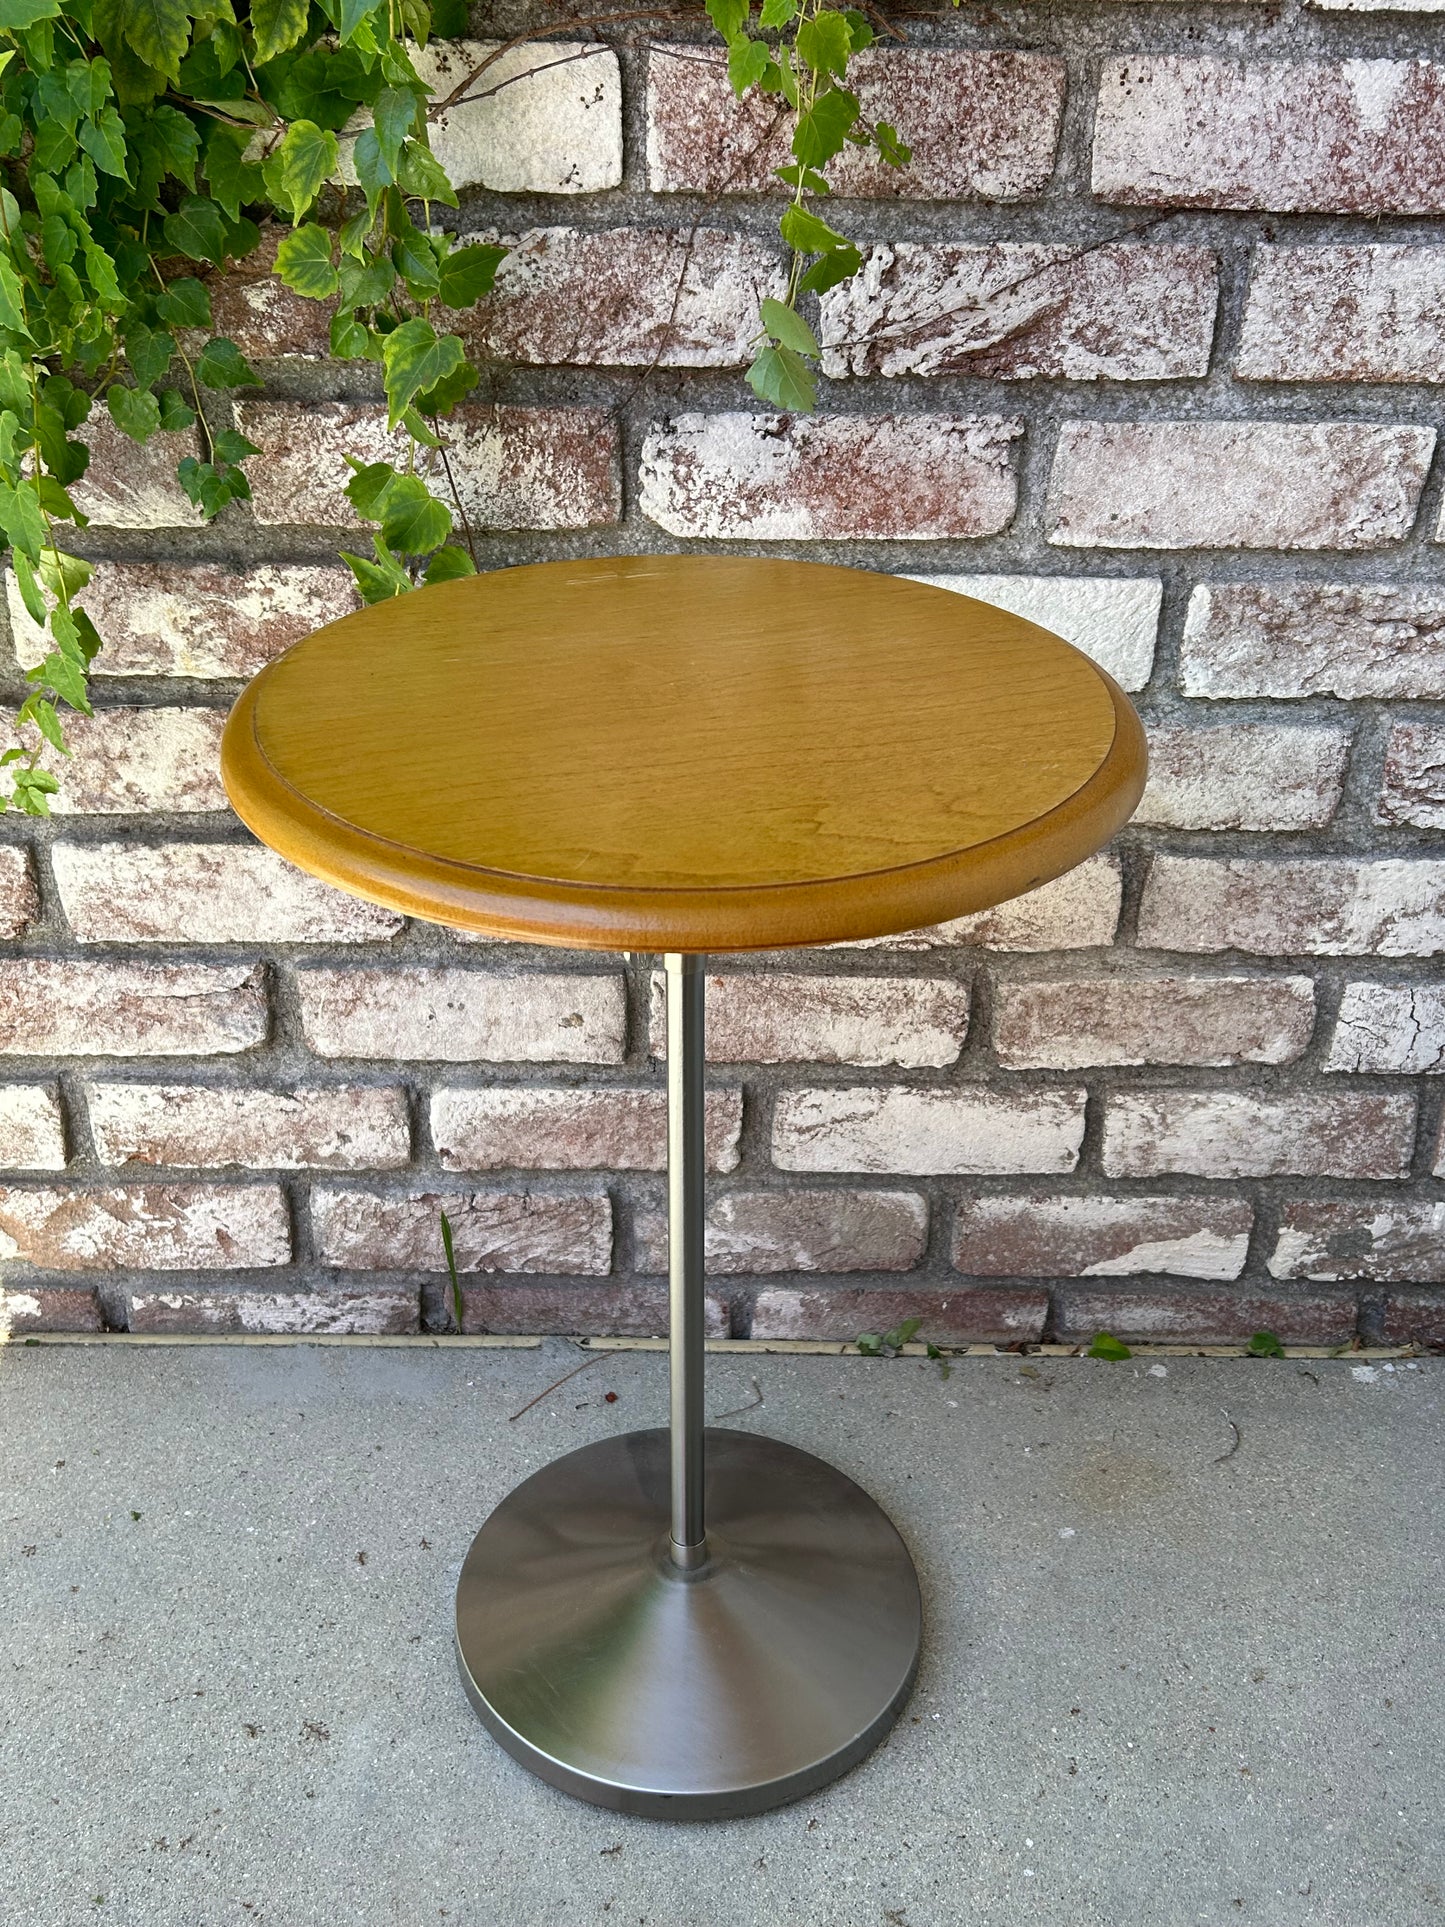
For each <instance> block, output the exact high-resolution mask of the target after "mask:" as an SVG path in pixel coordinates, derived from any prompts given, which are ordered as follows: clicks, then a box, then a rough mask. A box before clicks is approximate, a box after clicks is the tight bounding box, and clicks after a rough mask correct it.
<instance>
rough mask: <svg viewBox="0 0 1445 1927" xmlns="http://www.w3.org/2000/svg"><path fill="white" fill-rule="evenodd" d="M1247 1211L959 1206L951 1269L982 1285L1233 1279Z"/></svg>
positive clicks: (1226, 1203)
mask: <svg viewBox="0 0 1445 1927" xmlns="http://www.w3.org/2000/svg"><path fill="white" fill-rule="evenodd" d="M1253 1222H1254V1213H1253V1211H1252V1210H1251V1208H1250V1207H1249V1205H1247V1204H1246V1203H1245V1202H1244V1201H1243V1200H1242V1199H1239V1198H1138V1197H1134V1198H1121V1197H1056V1196H1051V1195H1049V1194H1048V1193H1045V1192H1033V1193H1031V1194H1028V1195H1025V1196H1013V1197H1000V1198H972V1197H968V1198H964V1199H962V1200H961V1201H960V1203H959V1207H958V1217H957V1219H956V1220H955V1223H954V1233H953V1263H954V1266H955V1268H956V1269H957V1270H959V1271H962V1272H967V1273H969V1274H971V1275H972V1276H974V1277H980V1278H1125V1277H1133V1276H1135V1275H1137V1274H1140V1273H1151V1272H1167V1273H1171V1274H1172V1275H1173V1276H1174V1277H1176V1278H1237V1277H1238V1276H1239V1274H1240V1273H1241V1271H1243V1269H1244V1261H1245V1256H1246V1253H1247V1251H1248V1249H1249V1233H1250V1228H1251V1226H1252V1224H1253Z"/></svg>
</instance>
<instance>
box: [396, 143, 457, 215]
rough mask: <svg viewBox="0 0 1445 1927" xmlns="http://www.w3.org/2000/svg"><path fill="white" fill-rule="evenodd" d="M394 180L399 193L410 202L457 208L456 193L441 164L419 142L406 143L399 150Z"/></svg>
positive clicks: (429, 150) (428, 149) (427, 148)
mask: <svg viewBox="0 0 1445 1927" xmlns="http://www.w3.org/2000/svg"><path fill="white" fill-rule="evenodd" d="M396 179H397V185H398V186H399V187H400V188H401V191H402V193H403V194H406V195H408V196H409V197H410V198H411V199H413V200H419V201H440V202H441V203H442V204H443V205H444V206H445V207H455V206H456V205H457V197H456V192H455V190H454V189H453V187H452V184H451V182H450V181H449V180H448V179H447V177H446V171H445V169H444V168H443V167H442V164H441V162H440V161H439V160H438V159H437V157H436V155H435V154H433V153H432V151H431V149H430V148H429V147H423V146H422V144H421V142H420V141H408V142H407V144H406V146H405V147H403V148H402V150H401V166H400V168H399V169H398V170H397V176H396Z"/></svg>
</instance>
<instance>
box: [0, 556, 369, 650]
mask: <svg viewBox="0 0 1445 1927" xmlns="http://www.w3.org/2000/svg"><path fill="white" fill-rule="evenodd" d="M5 591H6V595H7V598H8V600H9V607H10V633H11V635H12V636H13V637H14V639H15V652H16V655H17V656H18V658H19V660H20V663H21V665H22V667H24V668H27V669H29V668H32V667H33V666H34V665H35V664H36V663H38V662H39V661H40V660H41V658H42V657H43V656H44V654H45V650H46V644H45V641H44V637H43V634H42V631H41V630H40V629H39V628H38V627H37V626H36V624H35V622H34V621H33V620H32V619H31V617H30V615H29V614H28V612H27V611H26V608H25V605H24V603H23V602H22V601H21V600H20V592H19V590H18V589H17V588H16V586H15V578H14V576H13V575H11V574H9V572H8V571H7V573H6V577H5ZM75 600H76V603H77V605H78V606H79V607H80V608H82V609H84V610H86V611H87V613H88V614H89V615H90V617H91V619H92V621H93V622H94V623H95V626H96V628H97V629H98V630H99V631H100V633H101V635H102V636H103V637H104V639H105V646H104V648H103V650H102V652H101V654H100V655H99V657H98V658H97V659H96V664H95V674H96V675H98V676H197V677H206V678H212V677H224V678H230V677H238V678H239V677H245V676H253V675H254V674H255V673H256V671H257V670H258V669H261V668H263V667H264V666H265V664H266V663H268V662H270V661H271V660H272V658H273V657H275V656H279V655H280V653H281V651H282V650H283V649H289V648H290V646H291V644H292V643H293V642H299V641H300V640H301V638H302V637H303V636H307V635H310V633H311V631H312V630H313V629H319V628H320V627H321V626H322V624H323V623H327V622H335V621H336V620H337V619H338V617H340V616H344V615H349V614H350V613H351V611H352V610H353V609H356V608H358V607H359V606H360V605H359V603H358V600H357V595H356V585H355V583H354V582H353V580H352V576H351V571H350V570H349V569H346V568H342V567H341V566H340V565H339V564H338V565H336V566H335V567H331V566H322V565H319V564H311V563H296V564H293V563H277V562H257V563H254V564H253V565H252V566H251V567H249V568H247V569H244V570H236V569H228V568H225V567H223V566H222V565H221V564H220V563H215V562H202V563H177V562H98V563H97V564H96V568H95V575H94V577H93V579H92V581H91V582H90V584H89V586H88V587H87V588H85V589H82V590H81V592H80V594H79V595H78V596H77V597H76V598H75Z"/></svg>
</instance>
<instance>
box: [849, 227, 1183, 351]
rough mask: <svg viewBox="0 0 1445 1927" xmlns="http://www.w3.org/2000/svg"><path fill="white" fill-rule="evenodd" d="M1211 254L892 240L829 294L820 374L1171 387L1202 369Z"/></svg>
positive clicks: (1170, 249) (868, 255) (875, 249)
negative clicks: (1168, 384)
mask: <svg viewBox="0 0 1445 1927" xmlns="http://www.w3.org/2000/svg"><path fill="white" fill-rule="evenodd" d="M1217 301H1218V274H1217V268H1216V261H1215V256H1214V254H1213V252H1212V250H1211V249H1209V248H1200V247H1137V246H1129V245H1127V244H1126V245H1119V246H1106V247H1090V248H1071V247H1057V246H1043V245H1040V244H1038V243H1026V244H1020V243H1017V242H1004V241H997V242H993V243H991V244H989V245H986V246H983V247H958V246H936V245H928V244H924V243H921V242H914V241H898V242H893V243H889V244H885V245H883V246H878V247H873V248H870V249H868V250H867V252H866V253H865V255H864V258H863V266H862V269H861V270H860V272H859V273H858V274H856V275H854V276H853V277H852V279H851V280H848V281H844V282H842V283H840V284H839V286H838V287H836V288H833V289H831V290H830V291H829V292H828V293H827V294H826V295H824V297H823V301H822V311H821V326H820V333H819V338H820V340H821V342H822V344H823V350H824V353H823V372H824V373H825V374H827V375H831V376H833V377H834V378H835V379H838V378H842V377H844V376H847V375H884V376H897V375H957V374H962V375H974V376H979V377H983V378H992V379H994V380H1002V381H1024V380H1029V379H1033V378H1036V377H1046V378H1049V379H1052V380H1064V381H1171V380H1182V379H1187V378H1189V377H1191V376H1200V375H1203V374H1205V373H1207V371H1208V368H1209V352H1210V347H1211V344H1212V342H1213V337H1214V311H1215V307H1216V305H1217Z"/></svg>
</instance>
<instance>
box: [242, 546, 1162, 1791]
mask: <svg viewBox="0 0 1445 1927" xmlns="http://www.w3.org/2000/svg"><path fill="white" fill-rule="evenodd" d="M222 769H223V774H224V777H225V783H226V789H227V792H228V793H229V795H230V798H231V801H232V803H233V804H234V805H235V808H236V810H237V813H238V814H239V815H240V816H241V818H242V819H243V821H244V822H246V823H247V824H248V825H249V826H250V828H251V829H252V830H254V831H255V833H256V834H257V836H259V837H260V838H262V840H263V841H265V842H266V843H268V844H270V845H271V846H272V847H273V848H274V849H276V850H278V851H280V853H281V854H282V855H283V856H285V857H288V858H289V859H290V860H291V861H292V862H293V863H296V864H299V865H300V866H301V868H303V869H305V870H308V871H310V872H312V873H313V874H314V875H316V876H319V877H323V878H325V879H326V880H327V881H328V882H330V883H333V884H336V885H338V886H339V887H340V888H342V889H344V890H349V891H351V892H352V893H353V894H355V895H357V896H361V897H365V898H367V899H368V900H370V901H372V902H375V903H382V904H386V905H389V906H391V907H392V908H394V909H397V910H401V911H404V912H405V913H406V914H408V915H410V916H416V917H421V918H425V919H429V920H431V921H434V922H439V923H444V924H449V925H452V926H455V927H458V928H461V929H465V930H472V931H477V932H483V933H486V934H487V935H490V936H493V937H504V938H511V939H513V940H515V941H518V942H522V943H534V944H552V945H565V946H569V947H573V948H581V949H589V950H610V951H644V952H655V953H661V954H662V955H663V956H664V959H665V966H666V984H667V1098H668V1140H667V1164H668V1226H669V1234H668V1243H669V1312H670V1341H671V1342H670V1352H671V1404H672V1409H671V1425H670V1427H669V1428H667V1429H661V1428H659V1429H656V1430H649V1431H641V1432H630V1433H623V1434H619V1435H617V1436H614V1437H611V1438H605V1439H601V1440H599V1441H597V1442H596V1443H594V1444H592V1445H587V1446H584V1447H582V1449H581V1450H580V1451H576V1452H572V1453H569V1454H568V1455H567V1456H566V1457H564V1458H561V1459H558V1460H555V1461H554V1462H553V1463H551V1464H550V1465H546V1466H544V1467H543V1468H542V1469H541V1470H540V1471H539V1472H536V1473H534V1474H533V1475H532V1477H531V1478H529V1479H527V1480H525V1481H524V1482H523V1483H522V1484H521V1485H520V1486H518V1487H517V1488H516V1489H515V1490H514V1491H513V1492H512V1493H510V1494H509V1495H508V1496H507V1497H506V1498H505V1499H504V1500H503V1501H502V1502H501V1504H500V1505H499V1506H498V1507H497V1508H496V1510H495V1511H494V1512H493V1513H492V1515H491V1517H490V1518H489V1519H488V1520H487V1522H486V1524H485V1525H484V1526H483V1527H482V1529H481V1531H480V1532H479V1533H478V1534H477V1536H476V1539H475V1540H474V1541H473V1544H472V1547H471V1550H470V1552H469V1553H468V1555H467V1558H466V1561H465V1564H464V1565H463V1568H462V1574H461V1580H460V1583H459V1585H458V1588H457V1655H458V1661H459V1664H460V1668H461V1676H462V1683H463V1685H464V1687H465V1688H466V1691H467V1694H468V1697H469V1698H470V1700H471V1702H472V1705H473V1706H474V1707H475V1709H476V1711H477V1712H478V1714H479V1715H480V1716H481V1718H482V1719H483V1721H484V1722H485V1723H486V1725H487V1727H488V1728H489V1729H490V1731H491V1732H492V1733H493V1734H494V1736H495V1737H496V1738H497V1739H498V1740H499V1741H500V1743H501V1744H502V1745H503V1746H504V1747H505V1748H506V1749H507V1750H508V1752H510V1753H511V1754H513V1755H514V1756H515V1757H516V1758H517V1759H518V1760H520V1761H521V1762H522V1763H523V1764H524V1765H525V1766H527V1767H529V1768H530V1769H531V1770H532V1771H533V1772H534V1773H537V1774H540V1775H541V1776H542V1778H544V1779H546V1780H548V1781H550V1782H551V1783H552V1784H553V1785H555V1786H558V1787H561V1788H563V1789H565V1790H566V1791H567V1792H569V1793H573V1794H576V1795H577V1796H579V1797H580V1798H582V1799H585V1800H591V1801H593V1802H595V1803H597V1804H598V1805H602V1806H606V1807H611V1808H614V1809H616V1810H619V1811H622V1812H627V1813H637V1814H646V1815H652V1816H669V1817H677V1818H692V1819H698V1818H715V1817H720V1816H725V1815H738V1814H746V1813H757V1812H762V1811H763V1810H765V1809H766V1808H768V1807H772V1806H776V1805H779V1804H781V1803H782V1802H784V1801H787V1800H791V1799H796V1798H798V1797H800V1796H801V1795H803V1794H806V1793H809V1792H812V1791H814V1790H815V1789H816V1788H818V1787H820V1786H823V1785H824V1784H826V1783H827V1782H828V1781H829V1780H831V1779H833V1778H835V1777H836V1776H837V1775H838V1774H840V1773H843V1772H845V1771H846V1770H847V1769H848V1768H849V1767H850V1766H852V1765H853V1764H855V1762H856V1761H858V1760H860V1759H861V1758H862V1757H863V1755H864V1754H865V1753H867V1752H868V1750H869V1749H870V1748H871V1747H872V1746H873V1745H874V1744H876V1742H877V1741H878V1740H879V1739H880V1738H881V1737H882V1735H883V1734H884V1733H885V1732H886V1731H887V1730H888V1728H889V1726H890V1725H891V1724H892V1722H893V1720H894V1719H895V1718H896V1716H897V1714H898V1712H899V1710H900V1708H901V1707H902V1705H903V1702H904V1700H905V1699H906V1697H907V1695H908V1691H909V1688H910V1686H911V1685H912V1681H913V1676H914V1672H915V1670H916V1667H917V1663H918V1653H919V1642H920V1636H921V1612H920V1601H919V1590H918V1581H917V1578H916V1575H915V1573H914V1569H913V1563H912V1560H911V1559H910V1557H909V1555H908V1552H907V1549H906V1548H905V1546H904V1544H903V1541H902V1539H901V1538H900V1537H899V1535H898V1533H897V1531H896V1529H895V1528H894V1526H893V1525H892V1523H891V1521H890V1520H889V1519H888V1517H887V1516H886V1514H885V1513H884V1512H883V1511H882V1510H881V1509H880V1508H879V1506H877V1505H876V1504H875V1502H874V1501H873V1500H872V1499H871V1498H869V1497H868V1495H867V1494H866V1493H864V1492H863V1491H862V1490H861V1489H860V1488H859V1487H858V1486H857V1485H856V1484H855V1483H854V1482H853V1481H852V1480H851V1479H848V1478H846V1477H845V1476H844V1475H843V1474H842V1473H841V1472H838V1471H836V1470H835V1469H834V1468H833V1467H831V1466H829V1465H827V1464H825V1463H824V1462H823V1461H822V1460H820V1459H817V1458H815V1457H813V1456H812V1455H811V1454H810V1453H806V1452H802V1451H799V1450H797V1449H796V1448H795V1447H792V1446H789V1445H785V1444H782V1443H780V1442H778V1441H776V1440H771V1439H768V1438H764V1437H760V1436H758V1435H756V1434H753V1433H747V1432H739V1431H725V1430H721V1429H717V1428H709V1427H706V1426H705V1424H704V1415H703V1356H704V1337H703V1334H704V1298H703V1290H704V1147H703V1079H704V1058H705V1051H704V1036H703V1032H704V992H705V978H704V975H703V970H704V958H705V956H706V954H707V953H708V952H737V951H748V950H771V949H781V948H786V947H792V946H798V945H807V944H830V943H854V942H860V941H864V940H867V939H870V938H874V937H880V936H886V935H889V934H892V933H896V932H900V931H905V930H913V929H918V928H921V927H923V926H925V925H929V924H934V923H937V922H940V921H942V920H944V919H946V918H952V917H956V916H960V915H962V914H963V913H965V912H968V911H973V910H981V909H985V908H987V907H989V906H991V905H993V904H996V903H999V902H1002V901H1004V900H1005V899H1006V898H1009V897H1013V896H1017V895H1019V894H1020V893H1021V892H1023V891H1026V890H1030V889H1032V888H1034V887H1035V886H1036V885H1038V884H1040V883H1044V882H1046V881H1047V880H1048V879H1049V878H1051V877H1055V876H1058V875H1060V874H1061V873H1062V872H1063V871H1065V870H1068V869H1070V868H1071V867H1072V866H1073V865H1074V864H1076V863H1078V862H1079V861H1080V860H1081V859H1082V858H1084V857H1085V856H1087V855H1088V854H1089V853H1090V852H1091V851H1093V850H1095V849H1097V848H1098V847H1099V846H1100V845H1101V844H1102V843H1104V842H1106V841H1107V840H1108V838H1109V837H1110V836H1111V835H1112V834H1113V833H1114V831H1115V830H1117V829H1118V828H1119V827H1120V826H1121V825H1122V824H1123V823H1124V822H1125V821H1127V819H1128V817H1129V814H1130V812H1131V811H1132V810H1133V808H1134V806H1135V804H1136V803H1137V802H1138V799H1139V795H1140V792H1141V790H1142V788H1143V782H1144V770H1145V753H1144V739H1143V732H1142V730H1141V728H1140V725H1139V720H1138V717H1137V716H1136V715H1135V713H1134V710H1133V708H1132V706H1131V704H1130V703H1129V700H1128V698H1127V697H1126V696H1124V695H1123V693H1122V692H1121V691H1120V690H1119V689H1118V687H1117V686H1116V685H1115V684H1114V683H1113V682H1112V681H1111V679H1110V678H1109V677H1108V676H1107V675H1106V674H1105V673H1104V672H1103V670H1101V669H1099V668H1098V667H1097V666H1096V665H1095V664H1093V663H1092V662H1090V661H1089V659H1088V658H1087V657H1086V656H1083V655H1081V654H1080V653H1079V651H1077V650H1076V649H1073V648H1071V647H1070V646H1069V644H1067V643H1065V642H1063V641H1061V640H1060V639H1059V638H1058V637H1057V636H1053V635H1050V634H1049V633H1048V632H1047V631H1046V630H1043V629H1040V628H1038V627H1036V626H1035V625H1034V624H1032V623H1029V622H1026V621H1024V620H1022V619H1021V618H1020V617H1017V616H1013V615H1009V614H1006V613H1004V612H1003V611H1001V610H998V609H996V608H993V607H991V606H989V605H987V604H984V603H981V602H976V601H974V600H972V599H971V598H969V597H966V596H959V595H955V594H953V593H951V592H949V591H947V590H942V589H935V588H927V587H924V586H921V585H920V584H917V583H913V582H909V581H905V580H901V579H899V578H896V577H892V576H885V575H877V574H872V573H868V572H864V571H860V570H854V569H843V568H835V567H831V566H824V565H819V564H816V563H807V562H786V561H776V560H771V559H768V560H764V559H756V558H750V557H742V556H731V555H728V556H719V555H706V556H698V555H688V556H631V557H622V558H607V559H598V560H588V561H576V562H551V563H544V564H540V565H537V566H532V567H525V568H516V569H504V570H499V571H496V572H495V573H492V574H488V575H482V576H476V577H470V578H468V579H466V580H464V581H458V582H449V583H444V584H439V585H437V586H436V587H433V588H429V589H427V590H425V591H423V592H421V593H418V594H415V595H409V596H402V597H399V598H397V599H396V600H394V601H391V602H386V603H381V604H378V605H375V606H373V607H371V608H368V609H365V610H363V611H361V612H360V613H358V614H356V615H352V616H347V617H345V618H344V619H343V620H342V621H340V622H335V623H332V624H330V625H329V626H328V627H327V628H324V629H321V630H319V631H318V632H317V633H316V634H315V635H312V636H309V637H307V638H306V639H305V640H304V641H303V642H300V643H297V644H296V645H295V646H294V647H293V648H291V649H289V650H288V651H287V652H286V653H285V654H284V655H282V656H281V657H279V658H278V659H277V660H276V661H275V662H273V663H272V664H270V665H269V666H268V667H267V668H265V669H263V670H262V671H261V673H260V674H259V675H258V676H257V677H256V678H255V679H254V680H253V681H252V682H251V683H250V685H249V686H248V687H247V689H246V690H245V692H244V693H243V695H242V696H241V698H240V700H239V701H238V702H237V704H236V707H235V709H234V710H233V711H232V713H231V717H230V720H229V721H228V723H227V725H226V733H225V739H224V743H223V747H222Z"/></svg>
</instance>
